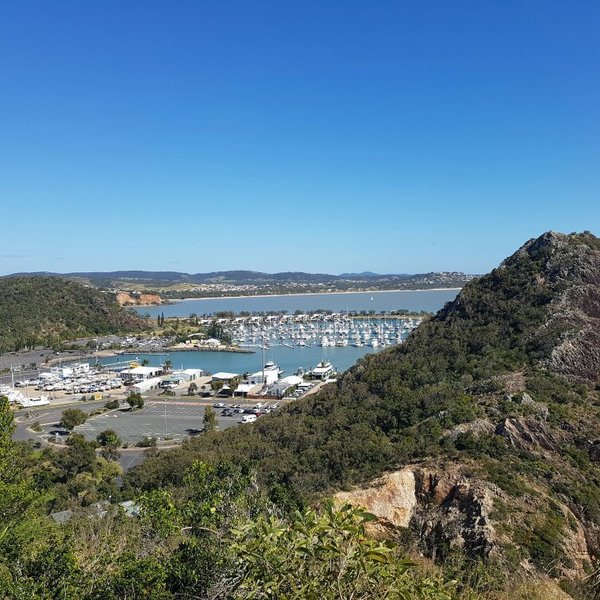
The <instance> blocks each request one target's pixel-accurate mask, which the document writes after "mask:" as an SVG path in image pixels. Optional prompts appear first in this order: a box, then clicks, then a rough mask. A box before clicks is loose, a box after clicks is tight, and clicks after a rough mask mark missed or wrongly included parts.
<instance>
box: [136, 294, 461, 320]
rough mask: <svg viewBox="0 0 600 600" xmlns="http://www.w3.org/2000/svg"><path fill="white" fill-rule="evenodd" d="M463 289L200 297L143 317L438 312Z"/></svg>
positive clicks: (143, 311) (158, 308)
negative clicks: (220, 314) (308, 312)
mask: <svg viewBox="0 0 600 600" xmlns="http://www.w3.org/2000/svg"><path fill="white" fill-rule="evenodd" d="M458 291H459V290H456V289H453V290H403V291H399V292H398V291H396V292H356V293H354V292H352V293H347V294H298V295H286V296H250V297H244V298H200V299H196V298H194V299H189V300H182V301H181V302H176V303H174V304H167V305H165V306H142V307H139V308H138V309H137V310H138V312H139V313H141V314H149V315H150V316H151V317H156V316H157V315H159V314H161V313H162V314H164V315H165V317H189V316H190V315H191V314H196V315H198V316H200V315H210V314H214V313H216V312H220V311H232V312H235V313H239V312H242V311H247V312H250V313H252V312H277V311H287V312H288V313H293V312H294V311H296V310H301V311H311V310H333V311H338V312H347V311H358V312H360V311H362V310H366V311H371V310H374V311H376V312H380V311H384V310H386V311H392V310H401V309H406V310H409V311H414V312H420V311H426V312H435V311H437V310H439V309H440V308H442V306H444V304H445V303H446V302H450V301H451V300H454V298H456V295H457V294H458Z"/></svg>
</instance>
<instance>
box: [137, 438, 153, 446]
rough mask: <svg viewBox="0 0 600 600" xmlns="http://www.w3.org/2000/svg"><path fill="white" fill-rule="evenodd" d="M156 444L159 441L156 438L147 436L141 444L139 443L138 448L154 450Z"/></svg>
mask: <svg viewBox="0 0 600 600" xmlns="http://www.w3.org/2000/svg"><path fill="white" fill-rule="evenodd" d="M156 443H157V440H156V438H155V437H148V436H146V437H145V438H143V439H141V440H140V441H139V442H137V444H136V446H137V447H138V448H153V447H154V446H156Z"/></svg>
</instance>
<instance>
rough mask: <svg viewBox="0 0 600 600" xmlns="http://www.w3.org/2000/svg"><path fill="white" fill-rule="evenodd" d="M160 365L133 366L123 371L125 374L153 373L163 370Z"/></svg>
mask: <svg viewBox="0 0 600 600" xmlns="http://www.w3.org/2000/svg"><path fill="white" fill-rule="evenodd" d="M161 370H162V369H161V368H160V367H133V369H124V370H123V371H121V373H123V374H125V375H152V373H157V372H158V371H161Z"/></svg>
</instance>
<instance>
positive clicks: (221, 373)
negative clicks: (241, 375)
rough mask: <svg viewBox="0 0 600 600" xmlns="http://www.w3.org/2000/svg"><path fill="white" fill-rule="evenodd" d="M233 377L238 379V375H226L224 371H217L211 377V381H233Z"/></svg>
mask: <svg viewBox="0 0 600 600" xmlns="http://www.w3.org/2000/svg"><path fill="white" fill-rule="evenodd" d="M234 377H238V373H226V372H225V371H219V372H218V373H215V374H214V375H213V376H212V378H213V379H233V378H234Z"/></svg>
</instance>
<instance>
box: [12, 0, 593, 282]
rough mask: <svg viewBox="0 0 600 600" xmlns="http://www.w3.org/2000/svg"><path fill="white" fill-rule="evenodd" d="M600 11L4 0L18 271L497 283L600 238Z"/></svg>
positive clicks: (573, 5) (501, 3) (570, 4)
mask: <svg viewBox="0 0 600 600" xmlns="http://www.w3.org/2000/svg"><path fill="white" fill-rule="evenodd" d="M599 32H600V3H599V2H597V1H596V0H594V1H568V0H565V1H561V2H556V1H551V0H539V1H537V2H534V1H529V2H525V1H516V0H515V1H507V0H498V1H497V2H488V1H482V0H473V1H472V2H462V1H452V2H449V1H447V0H444V1H438V2H435V1H425V2H413V1H387V2H384V1H377V0H369V1H368V2H366V1H365V2H356V1H351V0H344V1H341V0H336V1H333V0H331V1H326V0H314V1H312V0H305V1H297V0H296V1H294V2H292V1H286V0H273V1H271V2H264V1H260V0H252V1H248V0H238V1H235V0H213V1H210V2H209V1H200V0H196V1H189V2H185V1H179V2H167V1H166V0H165V1H163V2H151V1H148V0H144V1H142V0H139V1H137V2H133V1H131V2H129V1H122V0H119V1H114V2H111V1H102V2H100V1H96V2H91V1H90V2H87V1H86V2H82V1H81V0H73V1H72V2H64V1H60V0H53V1H51V2H48V1H47V0H41V1H39V2H31V1H26V0H23V1H15V2H2V4H1V5H0V204H1V207H2V220H1V225H2V227H1V232H0V240H1V241H0V273H11V272H16V271H37V270H52V271H59V272H66V271H72V270H113V269H124V268H129V269H169V270H181V271H188V272H200V271H212V270H221V269H233V268H247V269H256V270H265V271H270V272H273V271H281V270H306V271H313V272H314V271H320V272H334V273H339V272H343V271H362V270H372V271H378V272H423V271H430V270H463V271H467V272H484V271H487V270H489V269H490V268H492V267H493V266H495V265H496V264H497V263H498V262H499V261H500V260H501V259H502V258H503V257H504V256H506V255H507V254H509V253H511V252H512V251H513V250H515V249H516V248H517V247H518V246H519V245H521V243H523V242H524V241H525V240H527V239H528V238H531V237H535V236H537V235H539V234H541V233H542V232H543V231H546V230H548V229H554V230H558V231H565V232H570V231H575V230H584V229H589V230H591V231H593V232H594V233H596V234H598V233H600V227H599V224H600V197H599V191H600V34H599Z"/></svg>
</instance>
